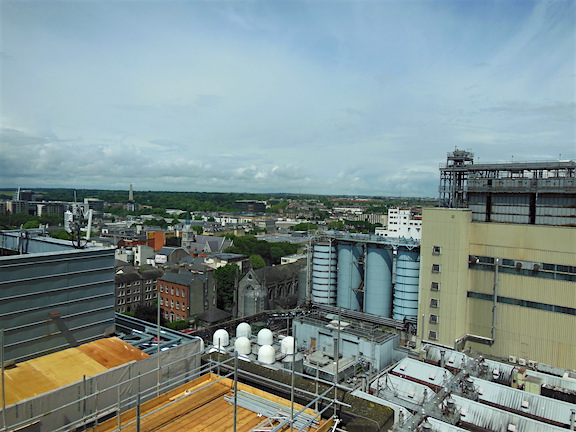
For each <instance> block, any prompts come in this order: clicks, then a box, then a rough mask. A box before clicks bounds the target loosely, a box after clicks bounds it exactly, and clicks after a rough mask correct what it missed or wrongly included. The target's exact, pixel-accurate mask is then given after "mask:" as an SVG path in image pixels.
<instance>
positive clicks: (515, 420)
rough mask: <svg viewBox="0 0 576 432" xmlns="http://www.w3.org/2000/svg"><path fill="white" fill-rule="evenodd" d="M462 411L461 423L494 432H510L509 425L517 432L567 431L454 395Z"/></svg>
mask: <svg viewBox="0 0 576 432" xmlns="http://www.w3.org/2000/svg"><path fill="white" fill-rule="evenodd" d="M452 398H453V399H454V401H455V402H456V406H457V407H458V409H459V410H460V415H461V417H460V421H461V422H466V423H471V424H473V425H475V426H477V427H480V428H485V429H487V430H490V431H494V432H509V425H514V426H515V430H516V432H554V431H558V432H560V431H566V429H564V428H561V427H556V426H552V425H550V424H547V423H542V422H540V421H537V420H532V419H530V418H528V417H524V416H522V415H520V414H514V413H511V412H508V411H504V410H501V409H499V408H494V407H491V406H487V405H484V404H482V403H480V402H474V401H472V400H469V399H466V398H463V397H460V396H456V395H452Z"/></svg>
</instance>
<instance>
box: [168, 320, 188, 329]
mask: <svg viewBox="0 0 576 432" xmlns="http://www.w3.org/2000/svg"><path fill="white" fill-rule="evenodd" d="M189 327H190V323H189V322H188V321H172V322H169V323H168V328H169V329H172V330H177V331H179V330H186V329H187V328H189Z"/></svg>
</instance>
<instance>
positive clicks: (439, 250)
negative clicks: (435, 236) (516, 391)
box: [432, 246, 442, 255]
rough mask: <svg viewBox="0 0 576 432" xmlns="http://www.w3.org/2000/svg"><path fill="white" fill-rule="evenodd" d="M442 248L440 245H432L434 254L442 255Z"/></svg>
mask: <svg viewBox="0 0 576 432" xmlns="http://www.w3.org/2000/svg"><path fill="white" fill-rule="evenodd" d="M441 253H442V248H441V247H440V246H432V255H440V254H441Z"/></svg>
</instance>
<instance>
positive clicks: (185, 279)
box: [158, 272, 200, 286]
mask: <svg viewBox="0 0 576 432" xmlns="http://www.w3.org/2000/svg"><path fill="white" fill-rule="evenodd" d="M198 276H200V275H195V274H192V273H172V272H167V273H165V274H164V276H162V277H160V278H159V279H158V280H162V281H165V282H171V283H176V284H179V285H186V286H187V285H190V284H191V283H192V281H194V278H195V277H198Z"/></svg>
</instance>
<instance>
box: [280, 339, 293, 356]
mask: <svg viewBox="0 0 576 432" xmlns="http://www.w3.org/2000/svg"><path fill="white" fill-rule="evenodd" d="M280 351H281V352H282V354H287V355H290V354H294V338H293V337H292V336H286V337H285V338H284V339H282V342H281V343H280Z"/></svg>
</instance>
